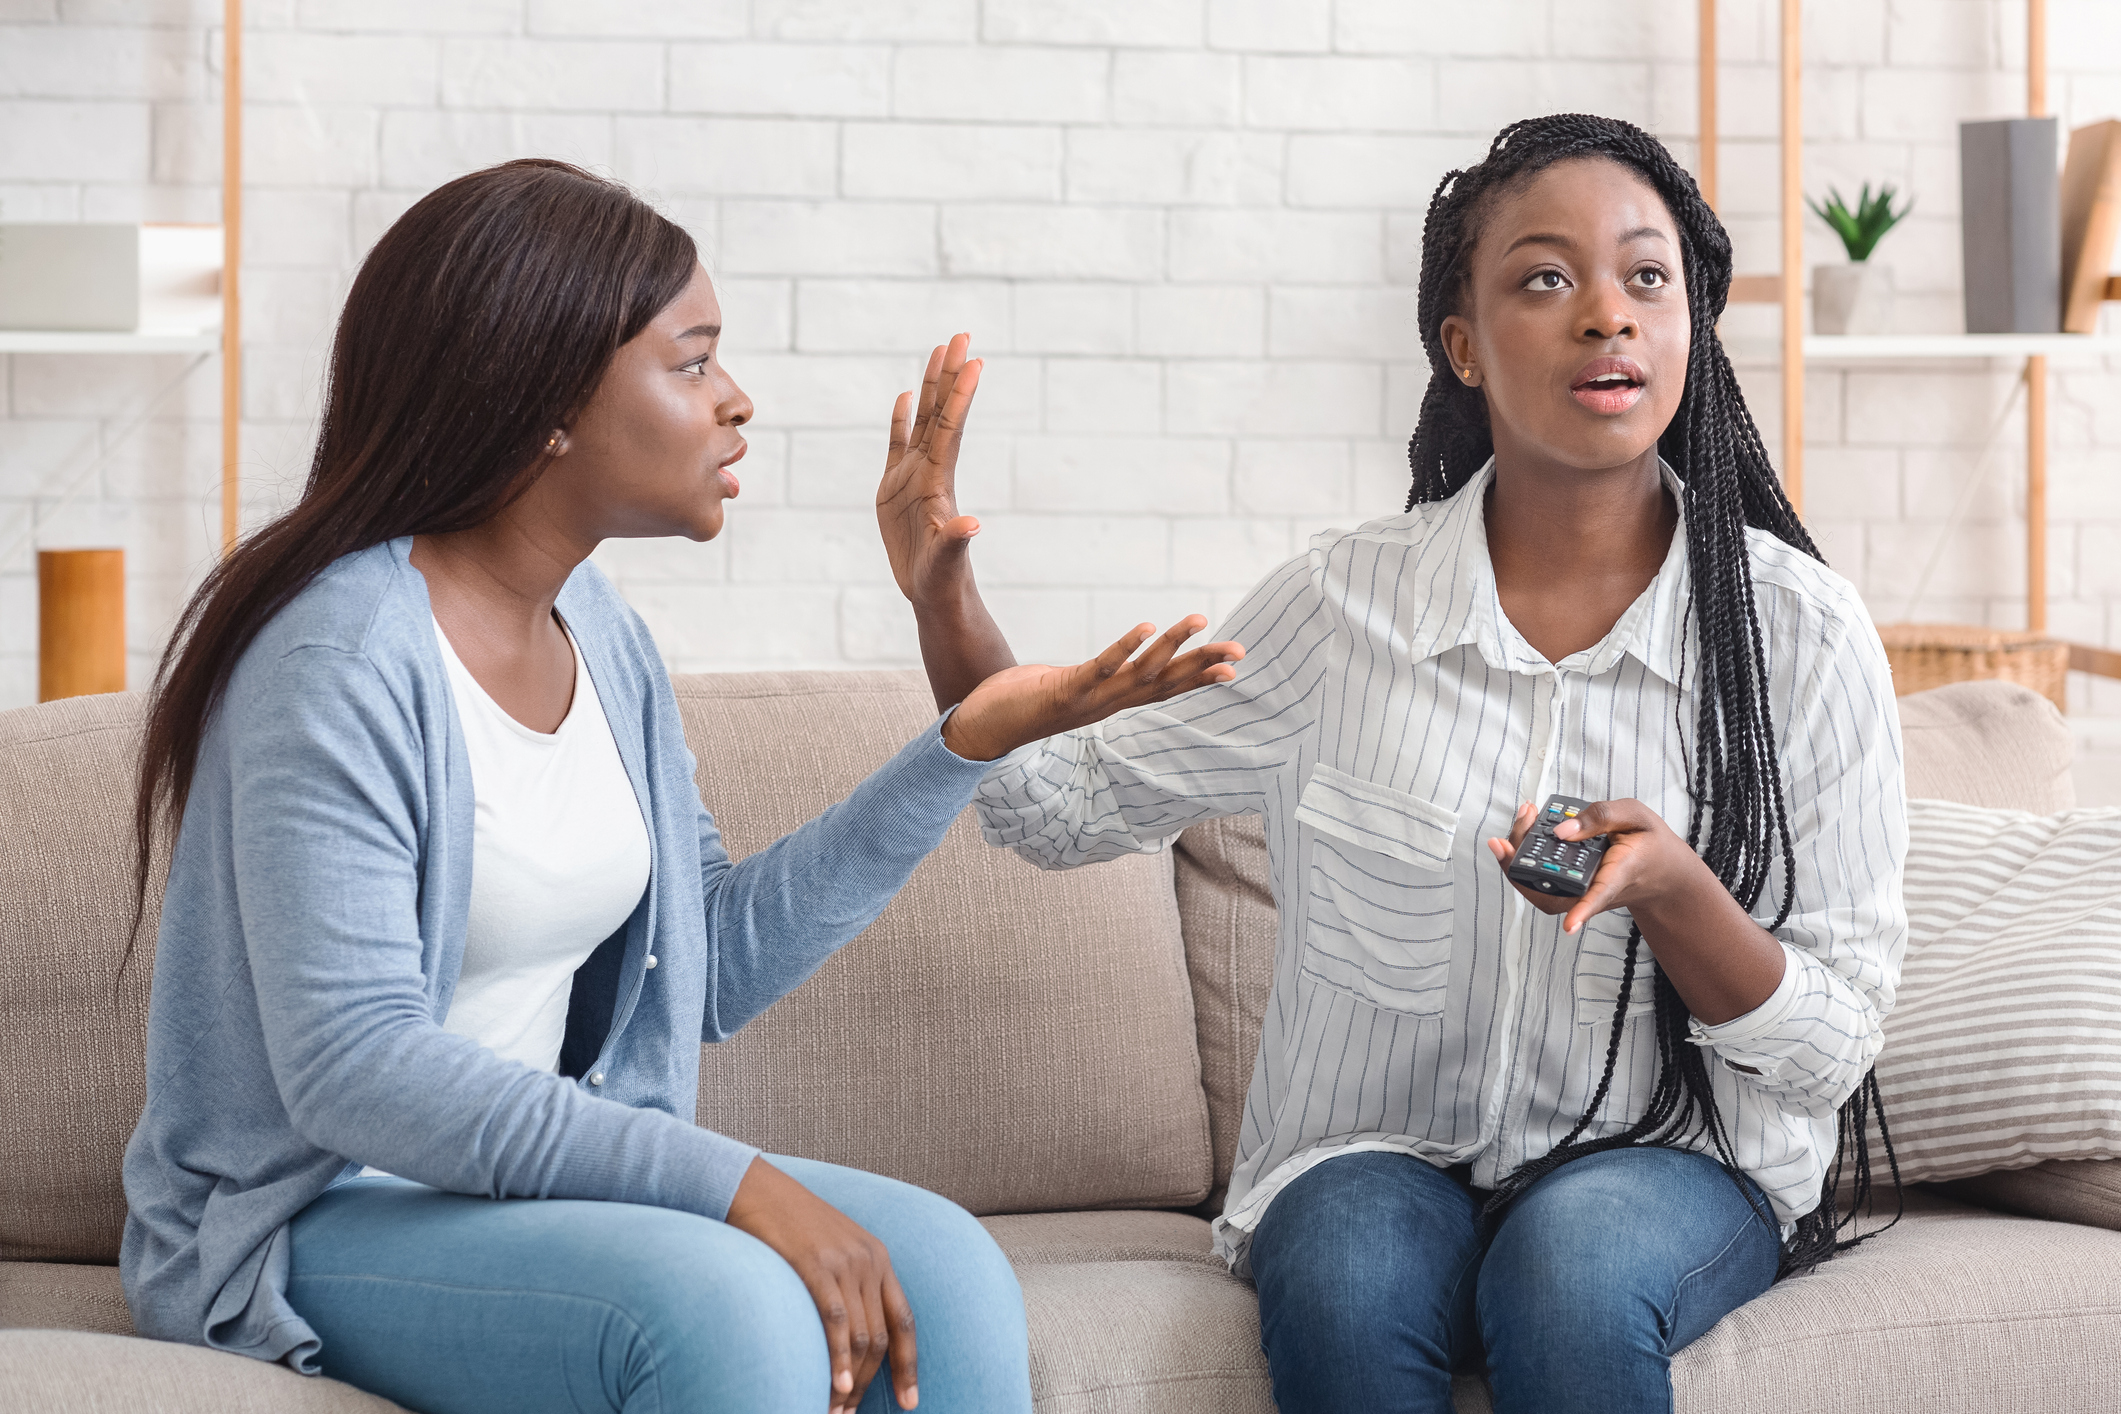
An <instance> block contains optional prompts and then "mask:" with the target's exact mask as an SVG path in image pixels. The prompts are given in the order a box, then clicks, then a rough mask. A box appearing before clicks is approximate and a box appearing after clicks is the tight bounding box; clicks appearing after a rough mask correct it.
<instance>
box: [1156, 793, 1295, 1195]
mask: <svg viewBox="0 0 2121 1414" xmlns="http://www.w3.org/2000/svg"><path fill="white" fill-rule="evenodd" d="M1172 855H1173V858H1172V864H1173V868H1174V870H1175V874H1176V878H1175V881H1174V882H1175V884H1176V887H1177V891H1178V918H1179V923H1180V925H1181V926H1182V927H1183V928H1184V930H1185V935H1186V970H1187V973H1188V975H1189V976H1190V977H1191V979H1192V982H1193V1017H1194V1023H1195V1025H1196V1026H1198V1027H1199V1030H1200V1080H1201V1088H1202V1089H1203V1090H1204V1091H1206V1092H1207V1096H1208V1131H1209V1133H1210V1135H1211V1136H1212V1137H1213V1139H1214V1142H1215V1191H1214V1192H1213V1193H1212V1194H1210V1195H1209V1198H1208V1202H1209V1205H1210V1206H1211V1207H1215V1208H1220V1207H1221V1206H1222V1196H1223V1190H1224V1189H1226V1188H1227V1187H1229V1184H1230V1169H1231V1167H1232V1166H1233V1165H1234V1164H1235V1163H1236V1162H1237V1132H1238V1129H1239V1127H1240V1126H1241V1125H1242V1124H1243V1123H1244V1115H1245V1088H1246V1087H1247V1086H1249V1085H1250V1084H1251V1083H1252V1062H1253V1058H1254V1057H1255V1056H1257V1055H1258V1053H1259V1028H1260V1019H1261V1015H1262V1013H1263V1012H1264V1011H1265V1009H1266V1005H1267V985H1268V983H1269V982H1270V981H1272V979H1273V972H1274V949H1275V945H1276V937H1277V921H1276V914H1275V910H1274V890H1273V885H1272V883H1271V879H1272V872H1273V871H1272V870H1271V869H1270V868H1269V867H1268V864H1267V837H1266V834H1265V831H1264V828H1263V826H1262V824H1261V821H1260V818H1259V817H1258V816H1257V815H1235V816H1231V817H1229V818H1227V819H1222V820H1210V821H1209V822H1207V823H1206V824H1204V825H1195V826H1193V827H1192V828H1191V829H1189V830H1186V831H1185V832H1183V833H1182V834H1180V835H1179V837H1178V844H1177V846H1176V848H1175V849H1173V851H1172Z"/></svg>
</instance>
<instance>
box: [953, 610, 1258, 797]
mask: <svg viewBox="0 0 2121 1414" xmlns="http://www.w3.org/2000/svg"><path fill="white" fill-rule="evenodd" d="M1207 626H1208V621H1207V620H1206V619H1204V618H1202V617H1201V616H1200V615H1198V614H1191V615H1188V616H1187V617H1185V618H1183V619H1180V620H1179V621H1178V622H1177V623H1175V624H1173V625H1171V627H1170V628H1168V629H1166V630H1165V631H1164V632H1163V634H1162V635H1161V636H1160V637H1158V638H1157V639H1156V641H1155V642H1154V643H1150V644H1149V646H1148V647H1147V648H1146V649H1142V651H1141V652H1140V653H1139V654H1136V652H1135V650H1136V649H1137V648H1141V647H1142V645H1143V644H1144V643H1148V642H1149V636H1150V635H1151V634H1153V633H1155V632H1156V626H1155V625H1153V624H1138V625H1136V626H1135V627H1134V628H1133V629H1132V630H1131V631H1130V632H1128V634H1127V635H1126V636H1125V637H1124V638H1122V639H1120V640H1119V641H1118V642H1117V643H1114V644H1113V645H1112V646H1111V647H1110V648H1107V649H1106V650H1105V651H1104V652H1102V653H1100V654H1098V655H1097V656H1096V657H1095V658H1092V659H1090V660H1089V661H1088V662H1086V663H1077V664H1075V665H1074V666H1073V667H1067V668H1056V667H1049V666H1047V665H1046V664H1043V663H1026V664H1024V665H1023V666H1021V667H1014V668H1004V669H1003V670H1002V671H1000V672H998V673H996V674H994V675H993V676H992V677H990V678H988V679H987V680H986V681H985V682H983V683H981V684H980V685H979V686H978V687H976V688H974V689H973V690H972V691H971V693H970V694H969V695H968V696H967V697H966V698H965V700H964V701H963V702H962V703H960V704H959V706H958V709H957V711H956V712H954V713H953V714H951V717H950V720H949V721H947V722H945V723H943V744H944V745H945V746H947V747H949V748H950V749H951V750H952V751H954V752H956V753H957V754H958V755H959V756H962V757H964V758H965V759H966V760H967V761H992V760H994V759H996V758H997V757H1001V756H1006V755H1008V754H1009V753H1010V752H1012V751H1014V750H1016V748H1018V747H1019V746H1023V745H1025V744H1026V743H1027V742H1034V741H1043V740H1044V739H1045V738H1047V737H1049V736H1053V735H1055V734H1057V733H1060V732H1066V731H1073V730H1074V729H1075V728H1077V727H1085V726H1088V725H1090V723H1092V722H1101V721H1103V720H1104V719H1105V718H1107V717H1109V716H1111V715H1112V714H1113V713H1114V712H1118V711H1121V710H1123V709H1125V708H1128V707H1139V706H1142V705H1143V704H1145V703H1149V702H1162V701H1164V700H1166V699H1167V698H1172V697H1177V696H1178V695H1179V694H1181V693H1186V692H1191V691H1193V690H1194V689H1195V688H1199V687H1207V686H1209V685H1211V684H1213V683H1219V682H1228V681H1230V679H1232V678H1234V677H1236V676H1237V668H1236V666H1235V665H1236V663H1237V662H1238V661H1239V660H1240V659H1242V658H1243V657H1244V656H1245V647H1244V645H1243V644H1241V643H1238V642H1235V641H1234V640H1226V641H1224V642H1221V643H1209V644H1205V645H1203V646H1201V647H1199V648H1195V649H1193V650H1191V651H1190V652H1186V653H1180V652H1179V651H1178V650H1179V646H1180V645H1181V644H1183V643H1184V642H1185V641H1186V640H1187V639H1189V638H1191V637H1192V636H1193V635H1194V634H1196V633H1199V632H1201V631H1202V630H1203V629H1205V628H1207Z"/></svg>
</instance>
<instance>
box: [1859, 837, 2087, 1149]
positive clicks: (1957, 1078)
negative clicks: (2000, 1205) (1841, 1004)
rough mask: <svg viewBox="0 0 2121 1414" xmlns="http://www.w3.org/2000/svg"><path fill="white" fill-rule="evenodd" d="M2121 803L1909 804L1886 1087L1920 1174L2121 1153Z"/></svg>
mask: <svg viewBox="0 0 2121 1414" xmlns="http://www.w3.org/2000/svg"><path fill="white" fill-rule="evenodd" d="M2117 868H2121V810H2070V811H2064V812H2063V813H2061V814H2058V815H2029V814H2026V813H2025V812H2023V811H2017V810H1985V809H1982V808H1980V807H1978V806H1971V805H1959V804H1955V803H1952V802H1949V801H1941V800H1915V801H1910V802H1909V804H1908V857H1907V912H1908V945H1907V958H1906V961H1905V963H1904V964H1903V965H1902V968H1901V974H1900V990H1899V996H1898V999H1897V1000H1896V1001H1895V1003H1894V1006H1893V1011H1892V1014H1891V1015H1890V1016H1888V1017H1887V1018H1886V1022H1885V1050H1884V1052H1883V1054H1881V1055H1880V1056H1879V1058H1878V1086H1879V1090H1880V1092H1881V1093H1882V1094H1883V1095H1884V1097H1885V1102H1886V1112H1887V1115H1888V1117H1889V1118H1890V1120H1891V1122H1892V1127H1893V1139H1894V1142H1895V1145H1896V1146H1897V1148H1898V1151H1899V1158H1900V1171H1901V1174H1902V1176H1903V1177H1904V1178H1906V1179H1908V1180H1910V1181H1918V1180H1922V1179H1933V1178H1963V1177H1967V1176H1970V1175H1973V1174H1977V1173H1984V1172H1987V1171H1988V1170H1991V1169H2001V1168H2023V1167H2026V1166H2029V1165H2031V1164H2035V1163H2038V1162H2040V1161H2041V1160H2043V1159H2055V1158H2064V1159H2084V1158H2113V1157H2115V1156H2116V1155H2121V894H2117V893H2116V891H2115V889H2114V886H2113V884H2112V882H2111V879H2112V876H2113V875H2114V873H2115V871H2116V869H2117Z"/></svg>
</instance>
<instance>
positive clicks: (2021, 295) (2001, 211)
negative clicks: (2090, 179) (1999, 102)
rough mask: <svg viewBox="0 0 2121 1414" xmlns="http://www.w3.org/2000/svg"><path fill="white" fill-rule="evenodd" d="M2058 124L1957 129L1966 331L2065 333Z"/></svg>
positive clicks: (2002, 123)
mask: <svg viewBox="0 0 2121 1414" xmlns="http://www.w3.org/2000/svg"><path fill="white" fill-rule="evenodd" d="M2055 137H2056V134H2055V120H2054V119H2053V118H2000V119H1996V120H1994V121H1991V122H1983V123H1961V124H1960V125H1959V212H1960V215H1959V232H1960V245H1961V249H1962V251H1963V253H1964V255H1965V266H1966V332H1967V333H1969V334H2053V333H2056V332H2057V331H2059V330H2060V329H2061V327H2062V299H2061V292H2062V205H2061V173H2060V170H2059V165H2058V163H2057V160H2056V154H2057V152H2058V151H2059V149H2058V148H2057V146H2056V142H2055Z"/></svg>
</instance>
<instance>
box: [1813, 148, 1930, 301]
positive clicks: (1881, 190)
mask: <svg viewBox="0 0 2121 1414" xmlns="http://www.w3.org/2000/svg"><path fill="white" fill-rule="evenodd" d="M1805 204H1806V205H1808V206H1810V207H1811V208H1812V210H1813V211H1814V212H1816V213H1818V216H1819V219H1820V220H1822V221H1824V222H1826V224H1827V225H1829V226H1831V227H1833V228H1834V234H1835V235H1837V236H1839V237H1841V244H1842V245H1843V246H1844V247H1845V248H1846V249H1847V250H1848V253H1849V263H1848V264H1846V265H1821V266H1817V267H1815V268H1814V269H1813V271H1812V330H1813V332H1814V333H1819V334H1886V333H1890V332H1891V331H1892V326H1893V269H1892V267H1891V266H1889V265H1873V264H1871V252H1872V251H1873V250H1876V249H1877V248H1878V242H1879V240H1880V239H1881V238H1883V237H1884V235H1885V233H1886V232H1887V231H1890V230H1891V229H1893V227H1895V226H1897V225H1899V224H1900V222H1901V221H1902V220H1904V219H1905V218H1906V216H1907V213H1908V212H1910V211H1912V210H1914V209H1915V207H1914V203H1913V202H1912V201H1911V202H1909V203H1907V204H1906V205H1904V206H1902V207H1901V208H1900V209H1899V210H1898V211H1895V210H1893V189H1892V187H1891V186H1889V185H1887V184H1884V183H1880V184H1879V187H1878V194H1877V195H1876V196H1872V195H1871V184H1870V183H1869V182H1865V183H1864V184H1863V190H1862V191H1860V192H1858V193H1857V194H1856V206H1855V209H1854V210H1850V209H1849V205H1848V203H1847V202H1846V201H1844V200H1842V197H1841V193H1840V192H1838V191H1836V190H1835V189H1834V188H1832V187H1828V188H1827V189H1826V205H1824V206H1821V205H1820V204H1819V203H1818V202H1816V201H1813V200H1812V199H1811V198H1810V197H1807V198H1805Z"/></svg>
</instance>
